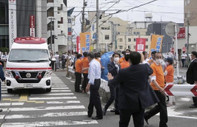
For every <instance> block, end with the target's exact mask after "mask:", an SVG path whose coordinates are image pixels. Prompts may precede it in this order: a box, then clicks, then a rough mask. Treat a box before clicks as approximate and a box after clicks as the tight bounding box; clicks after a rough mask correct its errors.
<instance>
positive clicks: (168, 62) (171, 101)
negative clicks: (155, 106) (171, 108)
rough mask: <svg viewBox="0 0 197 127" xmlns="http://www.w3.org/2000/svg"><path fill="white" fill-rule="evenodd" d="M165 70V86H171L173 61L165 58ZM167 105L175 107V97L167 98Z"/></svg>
mask: <svg viewBox="0 0 197 127" xmlns="http://www.w3.org/2000/svg"><path fill="white" fill-rule="evenodd" d="M166 65H167V67H166V70H165V73H164V75H165V82H166V85H168V84H173V82H174V67H173V59H172V58H167V59H166ZM169 105H175V97H173V96H169Z"/></svg>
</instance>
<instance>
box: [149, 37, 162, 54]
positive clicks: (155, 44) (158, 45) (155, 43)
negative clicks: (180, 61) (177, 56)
mask: <svg viewBox="0 0 197 127" xmlns="http://www.w3.org/2000/svg"><path fill="white" fill-rule="evenodd" d="M162 42H163V35H154V34H153V35H152V36H151V45H150V51H149V57H150V56H151V52H153V51H156V52H161V51H162Z"/></svg>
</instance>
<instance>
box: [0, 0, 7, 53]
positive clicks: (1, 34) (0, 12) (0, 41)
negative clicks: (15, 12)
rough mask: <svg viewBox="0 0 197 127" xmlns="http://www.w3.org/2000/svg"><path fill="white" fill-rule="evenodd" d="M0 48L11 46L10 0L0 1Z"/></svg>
mask: <svg viewBox="0 0 197 127" xmlns="http://www.w3.org/2000/svg"><path fill="white" fill-rule="evenodd" d="M0 17H1V18H0V49H1V50H2V49H3V48H9V20H8V17H9V15H8V0H1V1H0Z"/></svg>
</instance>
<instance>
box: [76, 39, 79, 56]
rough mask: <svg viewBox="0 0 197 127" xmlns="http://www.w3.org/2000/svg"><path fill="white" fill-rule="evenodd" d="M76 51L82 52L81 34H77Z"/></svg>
mask: <svg viewBox="0 0 197 127" xmlns="http://www.w3.org/2000/svg"><path fill="white" fill-rule="evenodd" d="M76 51H77V52H78V53H80V37H79V36H77V46H76Z"/></svg>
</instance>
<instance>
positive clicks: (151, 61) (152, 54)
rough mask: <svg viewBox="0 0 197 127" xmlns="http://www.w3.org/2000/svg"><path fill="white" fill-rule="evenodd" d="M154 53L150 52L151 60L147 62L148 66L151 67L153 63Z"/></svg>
mask: <svg viewBox="0 0 197 127" xmlns="http://www.w3.org/2000/svg"><path fill="white" fill-rule="evenodd" d="M155 54H156V51H153V52H151V58H150V59H149V61H148V64H149V65H151V64H152V63H154V60H155Z"/></svg>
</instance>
